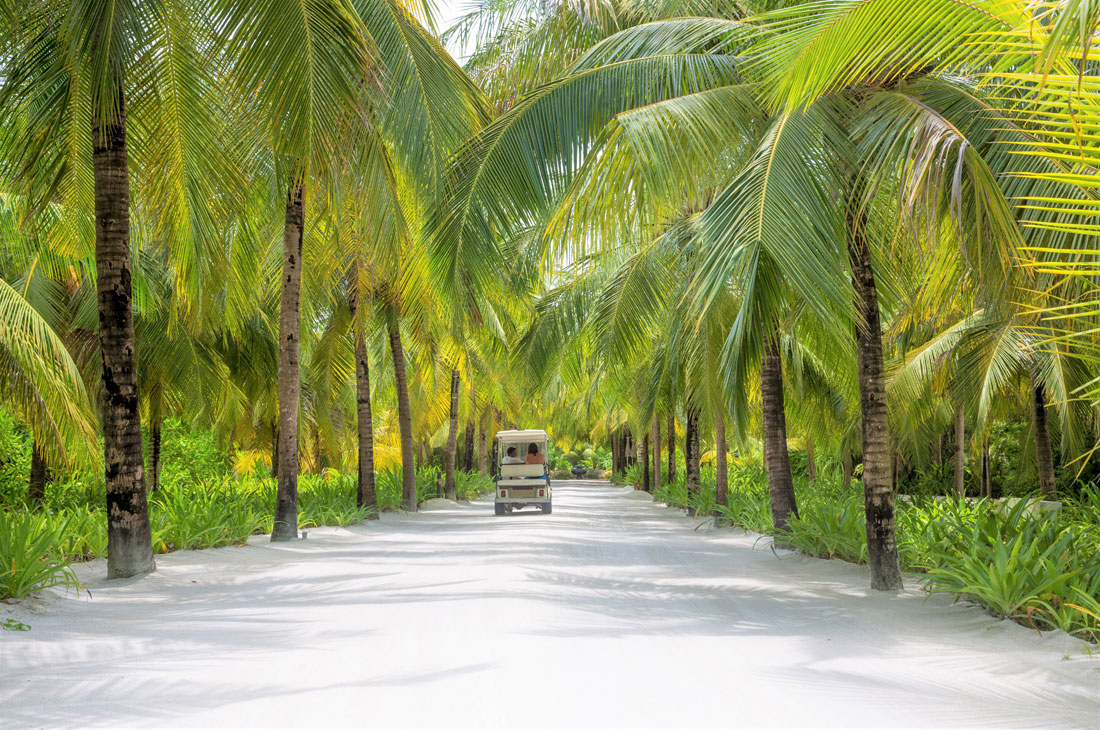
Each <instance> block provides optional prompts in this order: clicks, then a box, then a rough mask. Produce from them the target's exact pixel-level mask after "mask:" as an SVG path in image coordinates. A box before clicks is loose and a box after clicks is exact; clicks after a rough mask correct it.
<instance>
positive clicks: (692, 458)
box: [684, 398, 702, 517]
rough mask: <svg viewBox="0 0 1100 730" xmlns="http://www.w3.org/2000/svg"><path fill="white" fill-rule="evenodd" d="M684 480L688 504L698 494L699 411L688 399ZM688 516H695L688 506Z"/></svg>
mask: <svg viewBox="0 0 1100 730" xmlns="http://www.w3.org/2000/svg"><path fill="white" fill-rule="evenodd" d="M684 431H685V432H686V436H685V438H684V478H685V480H686V484H687V492H688V501H689V502H688V503H689V505H690V502H691V499H692V497H694V496H696V495H698V494H699V457H700V456H702V455H701V454H700V453H699V409H698V408H696V407H695V404H694V403H692V401H691V398H688V403H687V417H686V419H685V420H684ZM688 514H690V515H692V516H693V517H694V516H695V514H696V512H695V508H694V507H691V506H689V507H688Z"/></svg>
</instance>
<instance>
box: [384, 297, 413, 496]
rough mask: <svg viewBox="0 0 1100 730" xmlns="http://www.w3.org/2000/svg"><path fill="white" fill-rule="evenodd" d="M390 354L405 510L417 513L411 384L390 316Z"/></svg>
mask: <svg viewBox="0 0 1100 730" xmlns="http://www.w3.org/2000/svg"><path fill="white" fill-rule="evenodd" d="M389 331H390V352H391V353H392V354H393V378H394V386H395V387H396V388H397V423H398V426H399V427H400V429H401V493H402V494H403V495H404V497H405V509H407V510H408V511H409V512H416V467H415V465H414V464H413V433H412V410H411V409H410V408H409V384H408V380H407V379H406V376H405V348H404V347H403V346H402V345H401V329H400V328H399V327H398V324H397V317H396V316H394V315H390V318H389Z"/></svg>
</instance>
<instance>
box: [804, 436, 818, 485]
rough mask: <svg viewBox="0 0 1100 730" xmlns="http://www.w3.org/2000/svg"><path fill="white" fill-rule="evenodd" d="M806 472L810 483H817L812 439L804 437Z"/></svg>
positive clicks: (811, 437)
mask: <svg viewBox="0 0 1100 730" xmlns="http://www.w3.org/2000/svg"><path fill="white" fill-rule="evenodd" d="M806 472H807V476H808V477H809V479H810V481H811V482H816V481H817V461H816V460H815V459H814V437H813V436H807V437H806Z"/></svg>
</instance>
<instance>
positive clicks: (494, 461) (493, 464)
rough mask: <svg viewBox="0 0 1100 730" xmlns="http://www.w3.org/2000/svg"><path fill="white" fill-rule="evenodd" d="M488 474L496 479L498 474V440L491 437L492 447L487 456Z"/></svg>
mask: <svg viewBox="0 0 1100 730" xmlns="http://www.w3.org/2000/svg"><path fill="white" fill-rule="evenodd" d="M489 476H491V477H492V478H494V479H496V478H497V477H498V476H500V441H499V440H497V439H493V448H492V449H490V456H489Z"/></svg>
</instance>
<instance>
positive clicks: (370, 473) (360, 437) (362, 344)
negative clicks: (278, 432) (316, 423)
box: [348, 266, 378, 520]
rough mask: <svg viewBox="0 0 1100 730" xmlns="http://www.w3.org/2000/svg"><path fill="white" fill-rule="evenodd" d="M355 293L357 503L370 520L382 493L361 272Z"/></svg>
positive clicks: (355, 276) (356, 274)
mask: <svg viewBox="0 0 1100 730" xmlns="http://www.w3.org/2000/svg"><path fill="white" fill-rule="evenodd" d="M351 280H352V281H351V286H352V294H351V296H350V297H348V304H349V305H350V308H351V318H352V321H353V327H354V330H355V426H356V447H357V448H356V453H357V455H358V469H357V471H358V475H357V478H356V488H355V504H356V505H357V506H359V507H366V508H367V509H369V510H370V512H369V513H368V514H367V519H368V520H377V519H378V493H377V492H376V491H375V488H374V414H373V413H372V412H371V403H370V356H369V355H368V354H367V338H366V333H365V332H364V331H363V324H362V322H360V321H359V320H358V318H357V317H356V315H357V313H358V309H359V294H358V289H359V270H358V266H357V267H356V268H355V270H354V272H353V274H352V277H351Z"/></svg>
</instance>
